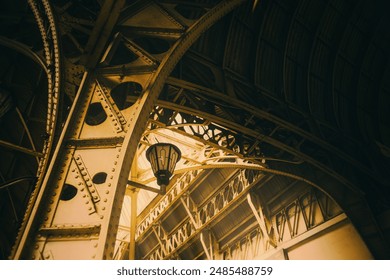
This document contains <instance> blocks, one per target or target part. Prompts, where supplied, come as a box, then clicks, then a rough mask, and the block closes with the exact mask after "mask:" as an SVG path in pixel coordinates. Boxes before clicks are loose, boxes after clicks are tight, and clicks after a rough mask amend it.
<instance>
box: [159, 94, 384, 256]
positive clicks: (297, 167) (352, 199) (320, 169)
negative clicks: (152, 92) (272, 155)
mask: <svg viewBox="0 0 390 280" xmlns="http://www.w3.org/2000/svg"><path fill="white" fill-rule="evenodd" d="M158 105H160V106H162V107H166V108H169V109H172V110H175V111H180V112H186V113H188V114H192V115H194V116H201V117H204V118H205V119H207V120H208V121H211V122H215V123H216V124H219V125H222V126H224V127H227V128H229V129H232V130H235V131H240V133H242V134H244V135H247V136H250V137H252V138H254V139H255V138H256V137H258V135H259V133H258V132H257V131H253V130H251V129H248V128H246V127H243V126H240V125H238V124H236V123H232V122H230V121H227V120H224V119H221V118H218V117H215V116H214V115H210V114H207V113H204V112H203V111H199V110H195V109H190V108H188V107H183V106H180V105H177V104H173V103H169V102H164V101H158ZM189 125H190V124H189ZM262 141H265V142H268V143H270V144H271V145H274V146H276V147H278V148H279V149H282V150H285V151H287V152H289V153H293V154H296V155H297V156H298V157H300V158H302V159H303V160H305V162H303V163H301V164H291V163H287V162H282V161H279V162H278V161H272V162H269V163H268V165H269V166H271V169H269V171H270V172H271V171H272V172H274V174H277V173H275V172H276V171H277V172H281V173H280V174H279V175H283V174H284V175H288V174H290V175H289V176H291V175H295V176H298V177H297V178H295V179H299V180H302V179H305V180H307V183H309V184H310V185H312V186H315V187H317V188H319V189H320V190H322V191H323V192H325V193H326V194H327V195H329V196H330V197H332V198H333V199H334V200H335V201H336V202H337V203H338V204H339V205H340V207H341V208H342V209H343V210H344V211H345V212H346V213H347V215H348V217H349V218H350V219H351V221H352V222H353V224H354V225H355V226H356V228H357V229H358V231H359V232H360V234H361V235H362V237H363V238H364V239H365V242H366V244H367V246H368V247H369V248H370V250H371V252H372V253H373V255H374V256H375V257H376V258H379V259H385V258H388V257H389V256H388V254H389V253H388V252H390V250H387V249H388V248H389V245H387V241H386V239H385V238H384V236H383V233H382V232H381V229H380V227H379V226H378V223H377V221H376V219H375V217H374V215H373V213H372V210H371V208H370V206H369V205H368V203H367V201H366V199H365V196H364V194H363V193H362V192H361V190H360V189H357V188H356V187H355V186H354V185H353V184H351V183H350V182H348V181H347V180H346V179H345V178H343V177H341V176H340V175H338V174H335V173H334V172H333V171H332V170H329V169H328V168H327V167H325V166H323V165H322V164H321V163H318V162H316V161H315V160H313V159H312V158H310V157H308V156H307V155H304V154H302V153H301V152H299V151H295V150H293V149H292V148H291V147H290V146H288V145H285V144H284V143H281V142H278V141H276V140H273V139H272V138H268V137H265V138H262ZM207 142H209V143H210V145H213V144H214V143H212V142H210V141H206V143H207ZM231 152H232V153H235V154H237V152H236V151H233V150H231ZM265 171H266V170H265ZM362 217H364V218H362ZM367 225H370V226H371V227H373V228H374V230H372V231H370V232H368V231H367V227H368V226H367ZM377 244H381V245H379V246H378V245H377ZM383 244H385V245H384V246H383Z"/></svg>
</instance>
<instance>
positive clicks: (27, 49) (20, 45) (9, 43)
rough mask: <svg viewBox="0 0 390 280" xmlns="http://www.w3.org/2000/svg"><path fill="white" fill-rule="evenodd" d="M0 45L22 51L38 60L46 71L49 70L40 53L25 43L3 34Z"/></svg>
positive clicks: (35, 60)
mask: <svg viewBox="0 0 390 280" xmlns="http://www.w3.org/2000/svg"><path fill="white" fill-rule="evenodd" d="M0 45H2V46H4V47H7V48H10V49H13V50H15V51H17V52H20V53H21V54H23V55H25V56H27V57H29V58H30V59H32V60H33V61H34V62H36V63H37V64H38V65H39V66H41V67H42V68H43V69H44V70H45V72H46V73H47V72H48V70H47V65H46V63H45V62H44V61H43V59H42V58H41V57H40V56H39V55H38V54H36V53H35V52H33V51H32V50H31V48H30V47H28V46H26V45H25V44H23V43H20V42H17V41H15V40H11V39H9V38H6V37H3V36H0Z"/></svg>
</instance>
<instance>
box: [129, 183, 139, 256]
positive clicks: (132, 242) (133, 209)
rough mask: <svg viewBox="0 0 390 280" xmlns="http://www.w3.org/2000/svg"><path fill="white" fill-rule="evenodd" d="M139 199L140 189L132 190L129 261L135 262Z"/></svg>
mask: <svg viewBox="0 0 390 280" xmlns="http://www.w3.org/2000/svg"><path fill="white" fill-rule="evenodd" d="M137 199H138V189H136V188H131V189H130V203H131V210H130V242H129V259H130V260H135V248H136V246H135V245H136V243H135V233H136V229H137Z"/></svg>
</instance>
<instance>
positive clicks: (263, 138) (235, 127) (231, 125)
mask: <svg viewBox="0 0 390 280" xmlns="http://www.w3.org/2000/svg"><path fill="white" fill-rule="evenodd" d="M157 105H159V106H161V107H163V108H167V109H171V110H173V111H178V112H182V113H187V114H190V115H192V116H197V117H198V118H204V119H205V120H207V121H210V122H213V123H215V124H218V125H221V126H223V127H226V128H228V129H230V130H231V131H236V132H239V134H240V135H245V136H249V137H251V138H252V139H253V141H256V140H259V141H260V142H265V143H268V144H270V145H272V146H274V147H277V148H278V149H280V150H282V151H285V152H287V153H289V154H292V155H295V156H297V157H298V158H300V159H302V160H304V161H306V162H309V163H310V164H312V165H313V166H316V168H318V169H320V170H322V171H323V172H325V173H327V174H329V175H331V176H332V177H334V178H337V180H338V181H340V182H343V184H344V185H345V186H346V187H348V188H349V189H351V190H352V191H353V192H356V193H362V190H360V189H358V188H356V187H355V186H354V185H353V184H352V183H351V182H349V181H348V180H347V179H346V178H344V177H342V176H341V175H339V174H337V173H336V172H334V171H333V170H331V169H330V168H328V167H327V166H325V165H324V164H322V163H320V162H318V161H316V160H315V159H313V158H311V157H310V156H308V155H306V154H304V153H303V152H301V151H299V150H297V149H295V148H294V147H291V146H289V145H287V144H285V143H283V142H280V141H278V140H276V139H273V138H272V137H269V136H267V135H263V134H261V133H259V132H258V131H255V130H253V129H250V128H248V127H245V126H242V125H240V124H237V123H235V122H232V121H229V120H226V119H222V118H219V117H216V116H215V115H212V114H209V113H206V112H204V111H200V110H196V109H192V108H189V107H185V106H181V105H178V104H175V103H171V102H167V101H161V100H158V102H157ZM166 125H168V126H170V125H171V124H166ZM234 134H237V133H234ZM211 143H212V142H211ZM212 144H214V145H215V143H212ZM232 152H233V153H237V151H233V150H232Z"/></svg>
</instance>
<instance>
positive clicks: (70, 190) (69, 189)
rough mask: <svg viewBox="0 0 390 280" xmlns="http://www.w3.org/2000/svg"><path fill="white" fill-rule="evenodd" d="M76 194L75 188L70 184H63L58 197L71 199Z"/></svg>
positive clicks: (66, 199) (65, 199)
mask: <svg viewBox="0 0 390 280" xmlns="http://www.w3.org/2000/svg"><path fill="white" fill-rule="evenodd" d="M76 194H77V188H76V187H75V186H72V185H70V184H65V185H64V187H63V188H62V191H61V196H60V199H61V200H64V201H68V200H71V199H72V198H74V197H75V196H76Z"/></svg>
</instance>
